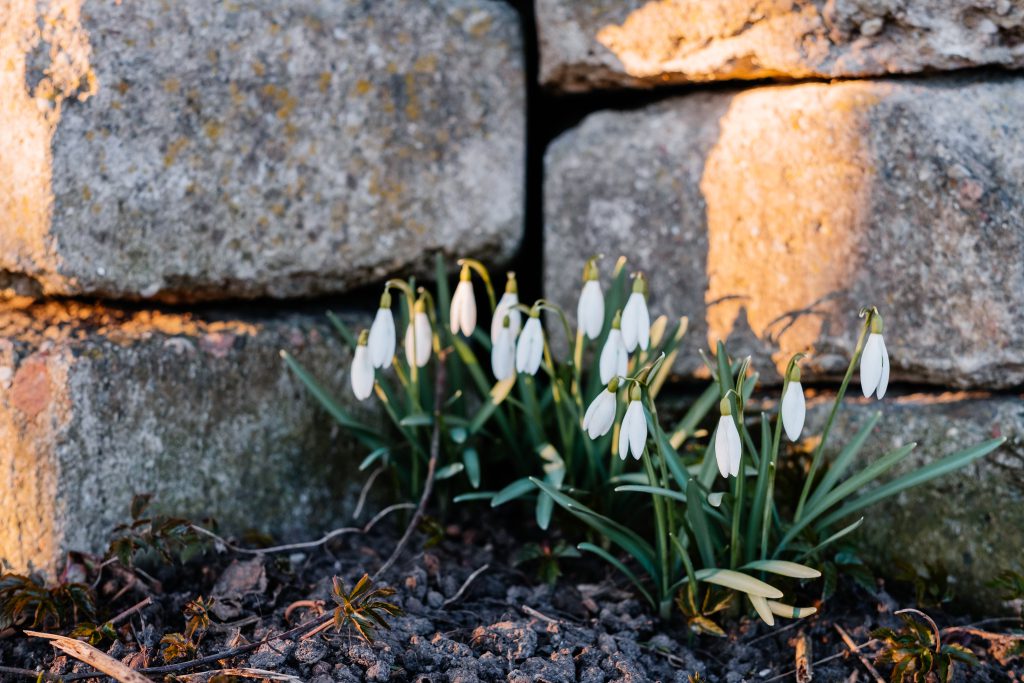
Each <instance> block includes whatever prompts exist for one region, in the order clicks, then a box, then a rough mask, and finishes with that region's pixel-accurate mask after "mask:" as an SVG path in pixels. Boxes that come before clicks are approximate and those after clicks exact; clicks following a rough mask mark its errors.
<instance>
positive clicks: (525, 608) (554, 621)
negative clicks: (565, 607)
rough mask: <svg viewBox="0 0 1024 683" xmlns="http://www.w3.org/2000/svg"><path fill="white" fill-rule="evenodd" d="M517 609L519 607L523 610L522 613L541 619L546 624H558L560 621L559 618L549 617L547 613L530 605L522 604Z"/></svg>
mask: <svg viewBox="0 0 1024 683" xmlns="http://www.w3.org/2000/svg"><path fill="white" fill-rule="evenodd" d="M519 609H521V610H522V611H523V614H526V615H528V616H531V617H533V618H534V619H540V620H541V621H543V622H544V623H546V624H560V623H562V622H561V621H560V620H558V619H555V618H553V617H549V616H548V615H546V614H544V613H543V612H541V611H540V610H535V609H534V608H532V607H530V606H529V605H522V606H521V607H520V608H519Z"/></svg>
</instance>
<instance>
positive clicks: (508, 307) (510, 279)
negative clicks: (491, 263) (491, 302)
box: [491, 270, 523, 346]
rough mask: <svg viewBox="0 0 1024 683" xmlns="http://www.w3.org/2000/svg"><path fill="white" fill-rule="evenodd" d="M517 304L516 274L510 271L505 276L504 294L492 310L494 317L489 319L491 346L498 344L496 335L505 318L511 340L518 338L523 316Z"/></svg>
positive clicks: (517, 284)
mask: <svg viewBox="0 0 1024 683" xmlns="http://www.w3.org/2000/svg"><path fill="white" fill-rule="evenodd" d="M518 303H519V283H517V282H516V274H515V273H513V272H512V271H511V270H510V271H509V272H508V274H507V275H506V280H505V293H504V294H502V295H501V298H500V299H498V305H497V306H495V308H494V317H493V318H492V319H491V345H492V346H493V345H494V344H496V343H498V334H500V333H501V328H502V327H503V326H504V322H505V317H506V316H507V317H508V328H509V330H511V332H512V339H513V340H514V339H515V338H516V337H518V336H519V330H520V329H522V326H523V314H522V313H520V312H519V309H518V308H516V305H517V304H518Z"/></svg>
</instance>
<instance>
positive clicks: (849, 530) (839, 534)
mask: <svg viewBox="0 0 1024 683" xmlns="http://www.w3.org/2000/svg"><path fill="white" fill-rule="evenodd" d="M863 523H864V518H863V517H861V518H859V519H858V520H857V521H856V522H854V523H853V524H849V525H847V526H845V527H843V528H842V529H840V530H839V531H837V532H835V533H834V534H832V535H831V536H829V537H828V538H826V539H825V540H824V541H822V542H821V543H819V544H818V545H816V546H814V547H813V548H811V549H810V550H808V551H806V552H804V553H803V554H802V555H800V557H799V558H798V559H801V560H803V559H805V558H807V557H809V556H811V555H813V554H814V553H816V552H818V551H819V550H822V549H824V548H825V547H826V546H829V545H831V544H832V543H835V542H836V541H838V540H839V539H841V538H842V537H843V536H846V535H847V534H851V533H853V532H854V531H856V530H857V529H858V528H859V527H860V525H861V524H863Z"/></svg>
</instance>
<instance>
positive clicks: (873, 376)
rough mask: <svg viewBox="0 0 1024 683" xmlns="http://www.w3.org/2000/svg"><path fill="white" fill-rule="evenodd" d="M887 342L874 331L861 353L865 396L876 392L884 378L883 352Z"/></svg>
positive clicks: (861, 387) (862, 386) (862, 384)
mask: <svg viewBox="0 0 1024 683" xmlns="http://www.w3.org/2000/svg"><path fill="white" fill-rule="evenodd" d="M884 347H885V342H883V341H882V335H880V334H878V333H875V332H872V333H871V334H869V335H868V340H867V342H865V344H864V351H863V352H862V353H861V355H860V389H861V391H863V392H864V396H865V397H867V396H870V395H871V394H873V393H875V389H877V388H878V383H879V382H880V381H881V379H882V353H883V350H884Z"/></svg>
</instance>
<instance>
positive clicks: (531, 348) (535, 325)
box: [516, 310, 544, 375]
mask: <svg viewBox="0 0 1024 683" xmlns="http://www.w3.org/2000/svg"><path fill="white" fill-rule="evenodd" d="M539 316H540V312H539V311H536V310H535V311H533V312H531V313H530V317H529V319H528V320H527V321H526V324H525V325H524V326H523V333H522V334H520V335H519V342H518V344H516V372H525V373H526V374H528V375H536V374H537V370H538V368H540V360H541V357H543V355H544V330H543V329H542V328H541V326H540V317H539Z"/></svg>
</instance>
